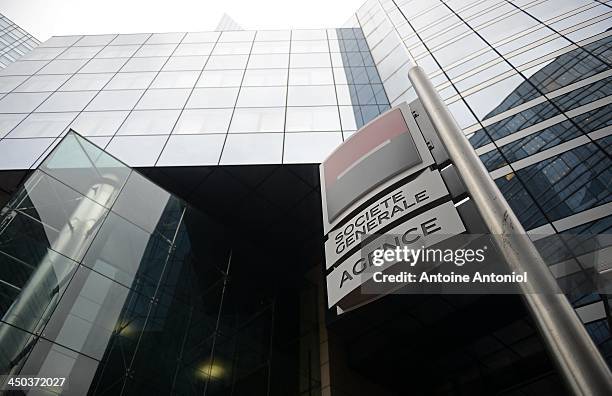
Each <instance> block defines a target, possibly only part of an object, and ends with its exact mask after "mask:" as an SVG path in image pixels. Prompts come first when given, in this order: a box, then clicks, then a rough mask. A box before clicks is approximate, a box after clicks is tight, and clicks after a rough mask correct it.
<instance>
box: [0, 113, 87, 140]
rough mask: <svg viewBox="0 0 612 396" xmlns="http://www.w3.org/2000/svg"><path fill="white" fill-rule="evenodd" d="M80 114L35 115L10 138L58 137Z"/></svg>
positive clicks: (24, 121)
mask: <svg viewBox="0 0 612 396" xmlns="http://www.w3.org/2000/svg"><path fill="white" fill-rule="evenodd" d="M77 114H78V113H33V114H30V116H28V118H26V119H25V120H23V122H22V123H21V124H19V126H18V127H17V128H15V129H14V130H13V131H12V132H11V133H10V134H9V135H8V137H9V138H31V137H58V136H59V135H60V134H61V133H62V132H63V131H64V130H65V129H66V127H67V126H68V124H70V122H71V121H72V120H73V119H74V118H75V117H76V116H77Z"/></svg>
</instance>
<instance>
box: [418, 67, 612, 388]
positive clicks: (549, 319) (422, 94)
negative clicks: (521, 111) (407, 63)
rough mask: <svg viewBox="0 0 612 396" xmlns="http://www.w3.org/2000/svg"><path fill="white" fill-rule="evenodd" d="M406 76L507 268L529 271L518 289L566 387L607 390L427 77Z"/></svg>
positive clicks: (586, 340) (591, 347) (573, 321)
mask: <svg viewBox="0 0 612 396" xmlns="http://www.w3.org/2000/svg"><path fill="white" fill-rule="evenodd" d="M408 77H409V78H410V81H411V82H412V86H413V87H414V89H415V91H416V93H417V95H418V97H419V99H420V100H421V102H422V104H423V107H424V108H425V110H426V111H427V114H428V115H429V118H430V119H431V121H432V123H433V125H434V127H435V129H436V130H437V132H438V134H439V136H440V140H441V141H442V143H443V144H444V147H445V148H446V150H447V152H448V155H449V157H450V159H451V160H452V162H453V164H454V165H455V166H456V167H457V170H458V172H459V174H460V175H461V177H462V179H463V181H464V183H465V186H466V188H467V190H468V192H469V193H470V196H471V197H472V199H473V200H474V203H475V204H476V207H477V208H478V211H479V212H480V214H481V215H482V218H483V220H484V222H485V223H486V225H487V227H488V229H489V231H490V232H491V234H492V236H493V237H494V240H495V243H496V245H497V247H498V248H499V250H500V252H502V254H503V256H504V258H505V259H506V261H507V263H508V265H509V266H510V267H511V268H510V269H511V270H512V271H516V272H517V273H522V272H525V271H527V272H528V273H529V278H530V282H529V283H520V284H519V285H520V287H521V294H522V296H523V298H524V300H525V303H526V305H527V307H528V309H529V311H530V313H531V315H532V317H533V319H534V320H535V322H536V324H537V326H538V328H539V329H540V332H541V334H542V336H543V338H544V340H545V342H546V344H547V346H548V349H549V351H550V353H551V354H552V356H553V358H554V360H555V362H556V363H557V365H558V366H559V368H560V370H561V374H562V375H563V377H564V378H565V380H566V382H567V384H568V386H569V388H570V389H571V391H572V392H573V393H574V394H575V395H589V396H593V395H595V396H599V395H602V396H603V395H612V374H611V373H610V370H609V368H608V366H607V364H606V362H605V361H604V359H603V358H602V356H601V354H600V353H599V351H598V350H597V347H596V346H595V344H594V343H593V341H592V340H591V337H589V334H588V333H587V331H586V329H585V328H584V325H583V324H582V322H581V321H580V319H579V318H578V315H576V312H575V311H574V309H573V308H572V306H571V305H570V303H569V301H568V300H567V298H566V297H565V295H563V294H562V293H561V292H560V290H559V288H558V285H557V282H556V280H555V278H554V277H553V276H552V274H551V272H550V270H549V269H548V267H547V265H546V264H545V263H544V260H543V259H542V257H541V256H540V254H539V253H538V251H537V250H536V248H535V246H534V244H533V242H532V241H531V240H530V239H529V237H528V236H527V233H526V232H525V230H524V229H523V226H522V225H521V223H520V222H519V221H518V218H517V217H516V215H515V214H514V212H513V211H512V209H511V208H510V205H508V202H507V201H506V200H505V198H504V197H503V195H502V194H501V192H500V191H499V189H498V188H497V186H496V185H495V183H494V182H493V180H492V179H491V177H490V176H489V173H488V172H487V170H486V169H485V167H484V165H483V164H482V162H481V161H480V159H479V158H478V156H477V155H476V153H475V151H474V149H473V148H472V146H471V144H470V143H469V141H468V139H467V138H466V136H465V135H464V134H463V132H462V131H461V128H459V125H457V122H456V121H455V119H454V118H453V116H452V115H451V113H450V111H449V110H448V108H447V107H446V105H445V104H444V102H443V101H442V99H441V98H440V96H439V95H438V93H437V91H436V89H435V88H434V86H433V85H432V83H431V81H430V80H429V78H428V77H427V75H426V74H425V72H424V71H423V69H422V68H421V67H420V66H413V67H412V68H411V69H410V70H408Z"/></svg>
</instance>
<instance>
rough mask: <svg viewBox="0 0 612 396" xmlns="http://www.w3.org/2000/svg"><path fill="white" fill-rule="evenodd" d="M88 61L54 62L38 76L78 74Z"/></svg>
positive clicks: (62, 60)
mask: <svg viewBox="0 0 612 396" xmlns="http://www.w3.org/2000/svg"><path fill="white" fill-rule="evenodd" d="M86 62H87V60H86V59H70V60H65V59H61V60H52V61H51V62H49V63H48V64H47V65H46V66H45V67H43V68H42V69H41V70H40V71H39V72H38V74H70V73H76V72H77V70H79V69H80V68H81V67H82V66H83V65H84V64H85V63H86Z"/></svg>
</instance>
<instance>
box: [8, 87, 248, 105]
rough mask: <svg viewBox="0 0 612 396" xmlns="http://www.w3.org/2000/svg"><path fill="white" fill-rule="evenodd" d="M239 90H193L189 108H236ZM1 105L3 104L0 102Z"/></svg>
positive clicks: (188, 103)
mask: <svg viewBox="0 0 612 396" xmlns="http://www.w3.org/2000/svg"><path fill="white" fill-rule="evenodd" d="M238 89H239V88H196V89H194V90H193V93H192V94H191V97H190V98H189V101H188V102H187V106H186V107H187V108H221V107H234V104H235V103H236V97H237V96H238ZM0 104H1V102H0Z"/></svg>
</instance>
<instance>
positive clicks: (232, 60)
mask: <svg viewBox="0 0 612 396" xmlns="http://www.w3.org/2000/svg"><path fill="white" fill-rule="evenodd" d="M248 58H249V56H248V55H211V56H210V58H208V63H206V66H205V69H206V70H225V69H244V67H245V66H246V63H247V60H248Z"/></svg>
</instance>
